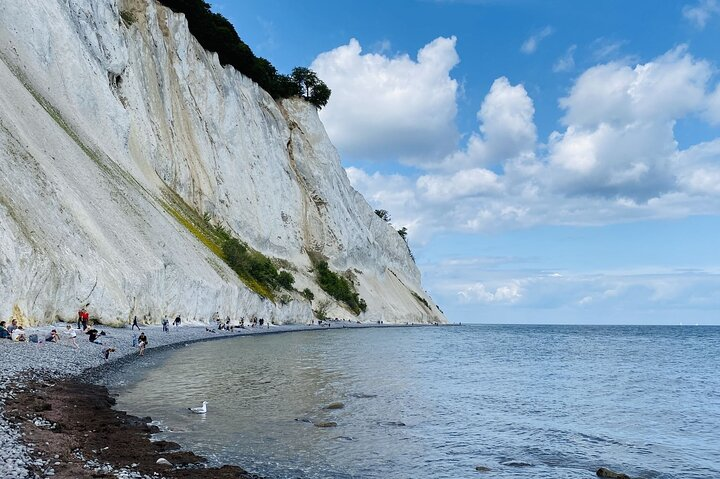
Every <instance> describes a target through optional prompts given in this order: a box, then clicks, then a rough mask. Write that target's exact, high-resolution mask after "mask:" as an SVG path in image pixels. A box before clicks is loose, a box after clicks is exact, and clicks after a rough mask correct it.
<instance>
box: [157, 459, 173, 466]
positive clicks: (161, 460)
mask: <svg viewBox="0 0 720 479" xmlns="http://www.w3.org/2000/svg"><path fill="white" fill-rule="evenodd" d="M155 464H162V465H165V466H170V467H172V463H171V462H170V461H168V460H167V459H165V458H164V457H161V458H160V459H158V460H157V461H155Z"/></svg>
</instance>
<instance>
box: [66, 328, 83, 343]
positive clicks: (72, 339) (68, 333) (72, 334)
mask: <svg viewBox="0 0 720 479" xmlns="http://www.w3.org/2000/svg"><path fill="white" fill-rule="evenodd" d="M65 335H66V336H67V337H68V338H70V342H71V343H72V345H73V346H74V347H75V349H80V346H79V345H78V343H77V341H76V340H75V338H76V337H77V333H76V332H75V331H73V328H72V326H70V325H69V324H68V325H67V327H66V328H65Z"/></svg>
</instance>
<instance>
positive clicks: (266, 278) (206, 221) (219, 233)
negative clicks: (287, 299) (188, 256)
mask: <svg viewBox="0 0 720 479" xmlns="http://www.w3.org/2000/svg"><path fill="white" fill-rule="evenodd" d="M165 197H166V199H167V200H168V201H163V202H162V204H163V206H164V207H165V210H166V211H167V212H168V213H170V214H171V215H172V216H173V217H174V218H175V219H176V220H177V221H178V223H180V224H181V225H183V226H184V227H185V229H187V230H188V231H189V232H191V233H192V234H193V236H195V237H196V238H197V239H198V240H199V241H200V242H201V243H202V244H204V245H205V246H207V248H208V249H209V250H210V251H212V252H213V253H214V254H215V255H216V256H217V257H219V258H220V259H222V260H223V261H224V262H225V263H226V264H227V265H228V266H230V268H232V270H233V271H235V273H237V275H238V276H239V277H240V279H241V280H242V281H243V283H245V285H246V286H247V287H248V288H250V289H252V290H253V291H255V292H256V293H257V294H259V295H261V296H263V297H265V298H268V299H270V300H272V301H275V291H276V290H278V289H280V288H284V289H287V290H289V291H292V290H293V286H292V285H293V283H294V282H295V278H294V277H293V275H292V274H291V273H289V272H287V271H278V269H277V267H276V266H275V264H274V263H273V261H272V260H271V259H270V258H268V257H267V256H265V255H264V254H262V253H260V252H259V251H256V250H254V249H252V248H251V247H250V246H248V245H247V244H246V243H244V242H242V241H240V240H239V239H238V238H236V237H234V236H233V235H232V234H231V233H230V232H229V231H228V230H227V229H225V228H223V227H222V226H218V225H213V224H212V222H211V221H210V217H209V216H208V215H205V216H200V215H199V214H198V213H197V212H196V211H195V210H194V209H193V208H192V207H191V206H190V205H188V204H187V203H186V202H185V201H184V200H183V199H182V198H181V197H180V196H179V195H178V194H177V193H175V192H174V191H172V190H171V189H169V188H168V189H166V190H165Z"/></svg>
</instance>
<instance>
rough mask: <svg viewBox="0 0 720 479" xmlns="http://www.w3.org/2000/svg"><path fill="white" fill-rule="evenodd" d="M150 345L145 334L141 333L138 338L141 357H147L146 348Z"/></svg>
mask: <svg viewBox="0 0 720 479" xmlns="http://www.w3.org/2000/svg"><path fill="white" fill-rule="evenodd" d="M147 344H148V338H147V336H145V332H142V333H140V337H138V348H139V349H140V351H139V352H140V356H145V346H147Z"/></svg>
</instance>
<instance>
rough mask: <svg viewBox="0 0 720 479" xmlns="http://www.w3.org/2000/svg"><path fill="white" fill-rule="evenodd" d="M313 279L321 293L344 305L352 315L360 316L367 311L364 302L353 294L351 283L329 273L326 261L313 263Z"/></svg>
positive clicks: (333, 273) (331, 272) (353, 289)
mask: <svg viewBox="0 0 720 479" xmlns="http://www.w3.org/2000/svg"><path fill="white" fill-rule="evenodd" d="M315 277H316V279H317V282H318V285H319V286H320V287H321V288H322V289H323V291H325V292H326V293H327V294H329V295H330V296H332V297H333V298H335V299H337V300H338V301H342V302H343V303H345V304H346V305H347V307H348V308H350V310H351V311H352V312H353V313H355V314H360V313H361V312H365V311H366V310H367V304H366V303H365V300H363V299H362V298H360V295H358V293H357V292H355V288H354V287H353V286H352V283H350V281H348V280H347V279H346V278H344V277H342V276H340V275H339V274H337V273H335V272H333V271H330V268H329V267H328V263H327V261H318V262H316V263H315Z"/></svg>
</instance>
